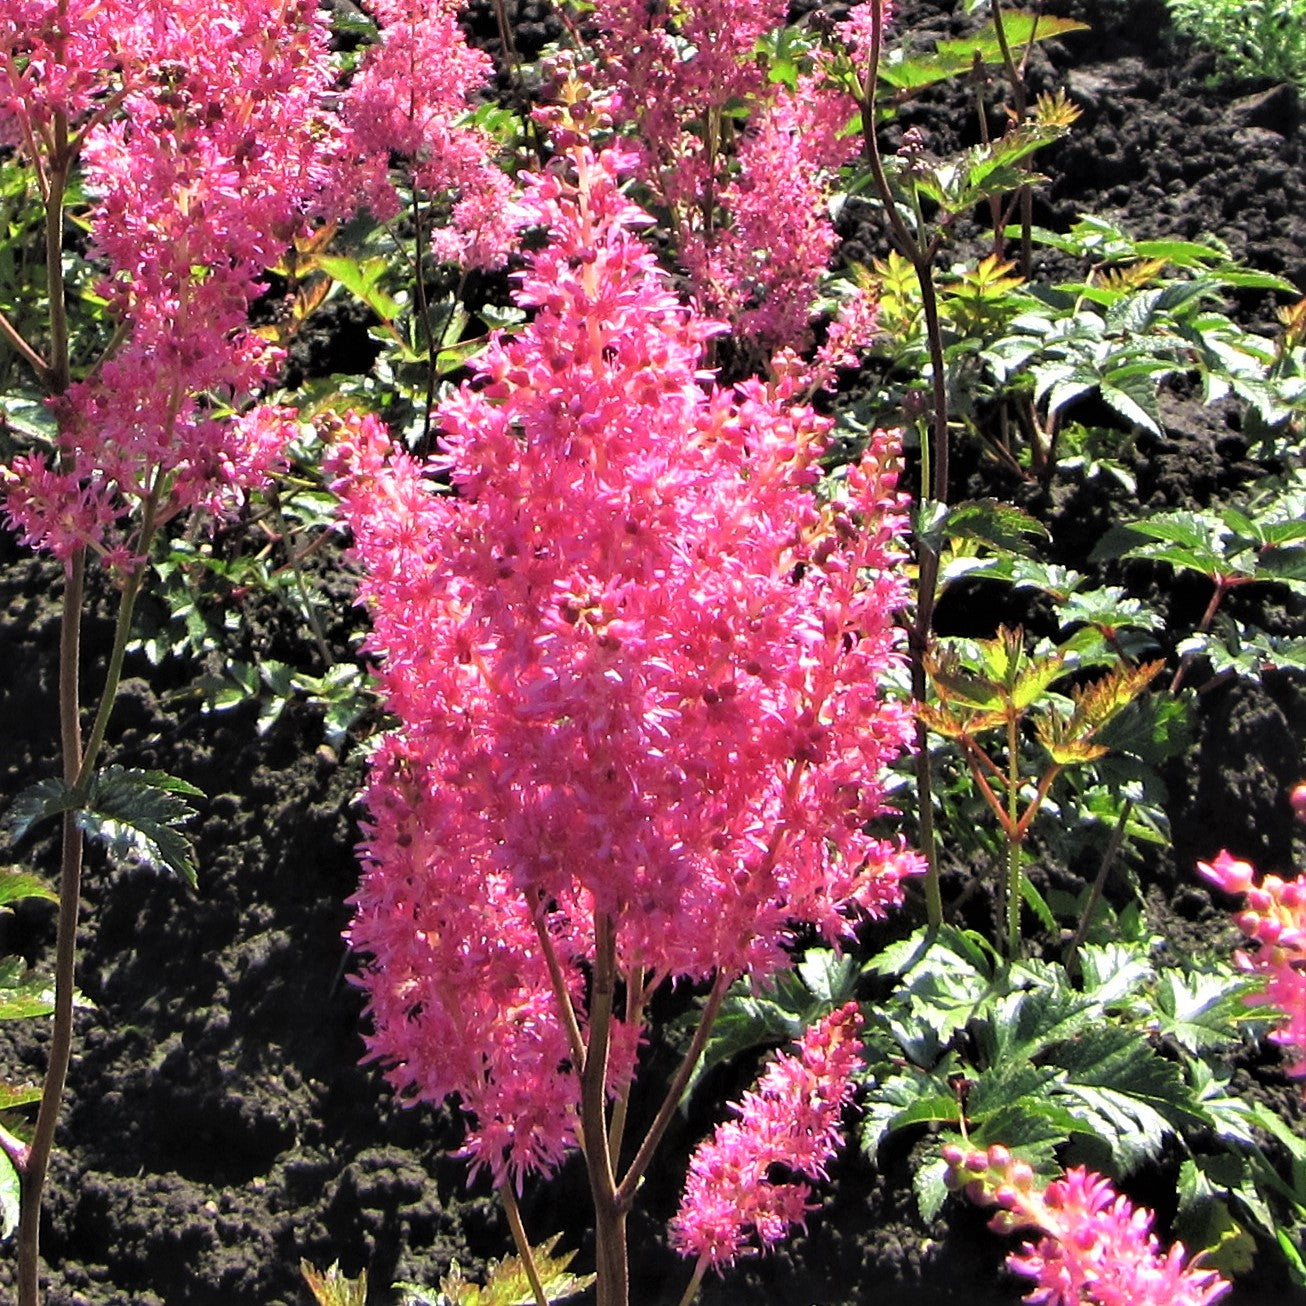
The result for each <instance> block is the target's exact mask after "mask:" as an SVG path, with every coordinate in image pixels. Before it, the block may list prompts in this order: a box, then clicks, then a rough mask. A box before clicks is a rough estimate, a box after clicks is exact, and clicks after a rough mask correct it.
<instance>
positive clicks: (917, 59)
mask: <svg viewBox="0 0 1306 1306" xmlns="http://www.w3.org/2000/svg"><path fill="white" fill-rule="evenodd" d="M1002 22H1003V32H1004V34H1005V36H1006V38H1007V43H1008V46H1009V48H1010V49H1011V52H1012V55H1013V57H1014V58H1016V59H1017V60H1019V58H1020V55H1021V51H1023V49H1024V48H1025V46H1027V45H1029V44H1030V43H1031V41H1048V40H1051V39H1052V38H1054V37H1057V36H1063V35H1065V34H1066V33H1067V32H1082V31H1087V30H1088V28H1087V26H1086V25H1085V24H1084V23H1078V22H1075V21H1073V20H1072V19H1068V18H1052V17H1049V16H1048V15H1046V14H1032V13H1025V12H1023V11H1021V10H1018V9H1017V10H1009V11H1004V13H1003V15H1002ZM976 58H978V59H979V60H980V61H981V62H982V63H985V64H1000V63H1002V61H1003V54H1002V45H1001V43H1000V42H999V40H998V33H997V28H996V27H995V26H994V25H993V23H992V21H990V22H988V23H985V25H984V26H983V27H981V28H980V30H979V31H977V32H976V33H975V34H974V35H973V36H969V37H960V38H957V39H955V40H947V41H940V42H939V43H938V45H937V46H936V48H935V49H934V51H933V52H932V53H930V54H924V55H914V56H912V57H910V58H908V57H905V56H904V55H903V54H902V52H901V51H894V52H892V54H891V55H890V56H889V57H888V58H886V59H884V60H882V61H881V63H880V78H881V80H882V81H884V82H886V83H887V84H888V85H889V86H891V87H893V88H894V89H895V90H899V91H914V90H920V89H921V88H922V87H925V86H933V85H935V84H936V83H938V82H942V81H947V80H948V79H949V78H951V77H960V76H964V75H965V74H967V73H969V72H970V71H971V69H972V68H973V67H974V65H975V60H976Z"/></svg>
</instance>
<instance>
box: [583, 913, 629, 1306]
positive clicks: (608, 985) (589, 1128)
mask: <svg viewBox="0 0 1306 1306" xmlns="http://www.w3.org/2000/svg"><path fill="white" fill-rule="evenodd" d="M616 970H617V937H616V929H615V927H614V925H613V922H612V918H611V917H610V916H608V915H607V914H606V913H604V912H602V911H598V910H596V911H595V913H594V968H593V974H592V976H591V982H590V1021H589V1035H590V1036H589V1045H588V1046H587V1048H586V1050H585V1066H584V1069H583V1071H582V1073H581V1112H580V1117H581V1133H582V1135H583V1136H584V1139H585V1166H586V1169H587V1170H588V1172H589V1181H590V1194H591V1196H592V1197H593V1198H594V1243H595V1261H596V1270H597V1273H598V1285H597V1287H598V1306H628V1302H629V1298H630V1273H629V1268H628V1265H627V1260H626V1213H627V1211H628V1209H629V1207H628V1206H627V1205H624V1204H623V1203H622V1202H620V1201H619V1200H618V1198H617V1190H616V1178H615V1176H614V1174H613V1169H612V1154H611V1152H610V1151H609V1149H608V1123H607V1110H606V1106H607V1088H608V1085H607V1080H608V1047H609V1040H610V1035H611V1029H612V1012H613V1000H614V998H615V995H616Z"/></svg>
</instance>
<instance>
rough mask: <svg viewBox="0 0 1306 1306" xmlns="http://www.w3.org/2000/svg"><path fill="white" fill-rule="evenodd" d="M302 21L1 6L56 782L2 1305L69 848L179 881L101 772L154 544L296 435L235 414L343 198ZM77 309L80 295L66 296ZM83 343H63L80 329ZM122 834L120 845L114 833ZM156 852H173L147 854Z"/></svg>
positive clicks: (305, 6)
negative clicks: (37, 269) (286, 298)
mask: <svg viewBox="0 0 1306 1306" xmlns="http://www.w3.org/2000/svg"><path fill="white" fill-rule="evenodd" d="M328 47H329V32H328V27H327V21H326V16H325V14H324V13H323V12H322V11H321V10H320V8H319V6H318V5H317V4H316V3H315V0H203V3H197V2H196V0H119V2H118V3H103V2H102V0H94V2H86V0H2V2H0V139H2V142H3V145H4V146H5V147H6V148H9V149H12V150H13V151H15V154H16V157H17V158H18V159H19V160H20V161H21V163H22V164H23V165H24V166H26V167H27V168H29V169H30V170H31V172H32V173H33V175H34V176H35V179H36V188H37V191H38V193H39V195H40V198H41V201H42V204H43V207H44V234H45V241H44V245H45V284H44V286H43V287H35V288H33V287H28V288H23V289H20V290H19V294H20V295H22V294H24V293H25V294H26V295H27V297H28V299H29V300H30V301H31V304H30V306H31V308H32V311H31V312H29V313H27V314H26V316H27V318H31V319H35V318H36V317H37V316H38V314H37V312H36V308H35V305H37V304H40V303H43V304H44V307H45V310H46V318H47V321H46V327H45V331H44V334H43V335H42V336H41V337H34V338H31V339H29V338H27V337H26V336H25V335H23V334H22V332H21V331H20V330H19V329H18V327H17V326H15V325H14V323H13V322H11V321H10V320H9V319H8V318H7V317H5V316H3V315H0V331H2V332H3V334H4V336H5V337H6V339H7V341H8V343H9V344H10V345H11V346H12V347H13V348H14V349H15V351H16V352H17V354H18V355H19V356H20V357H21V358H22V359H24V360H25V362H26V363H27V365H28V366H29V368H30V371H31V374H32V378H33V381H34V383H35V386H36V387H37V388H38V389H39V391H40V392H41V393H42V394H43V396H44V398H45V401H46V404H47V407H48V410H49V412H50V414H51V416H52V418H53V423H54V428H55V434H54V437H53V440H52V441H51V444H50V447H48V448H40V447H33V448H31V449H29V450H28V451H26V452H21V453H19V454H18V455H17V456H16V457H15V458H14V459H13V460H12V461H11V464H10V466H9V467H8V468H5V469H4V470H3V472H0V488H2V489H3V493H4V499H3V512H4V515H5V517H6V519H7V521H8V523H9V524H10V525H11V526H12V527H13V528H14V529H15V530H16V531H17V532H18V533H19V534H20V535H21V536H22V538H23V539H24V540H25V541H26V542H27V543H28V544H29V545H31V546H32V547H34V548H36V549H38V550H42V551H45V552H48V553H50V554H52V555H54V557H56V558H57V559H59V560H60V561H61V562H62V564H63V566H64V576H65V586H64V596H63V615H62V637H61V645H60V670H59V676H58V682H59V686H60V721H61V736H62V738H61V744H62V755H63V776H62V779H61V780H53V779H51V780H47V781H43V782H40V783H38V785H36V786H35V787H34V789H33V791H31V792H30V793H29V794H28V795H26V796H25V800H26V801H25V802H20V803H16V804H15V810H16V811H17V810H21V811H22V813H23V815H22V818H21V819H20V821H19V824H20V825H22V824H23V823H26V824H31V823H32V821H33V820H34V819H38V818H40V817H43V816H60V817H61V819H62V821H63V852H62V861H61V869H60V883H59V897H60V911H59V924H58V935H57V942H56V961H55V1003H54V1022H53V1033H52V1039H51V1047H50V1057H49V1065H48V1069H47V1073H46V1077H45V1083H44V1089H43V1093H42V1098H41V1107H40V1112H39V1115H38V1117H37V1122H36V1126H35V1130H34V1131H33V1134H32V1137H31V1141H30V1144H29V1143H26V1142H22V1141H21V1140H19V1139H18V1138H16V1137H15V1136H13V1135H11V1134H9V1133H8V1132H7V1131H6V1132H5V1133H4V1135H3V1137H2V1138H0V1143H3V1145H4V1147H5V1151H6V1154H7V1156H8V1157H9V1160H10V1161H11V1162H12V1164H13V1165H14V1166H15V1167H16V1168H17V1170H18V1171H19V1172H20V1174H21V1179H22V1199H21V1206H22V1213H21V1219H20V1225H19V1235H18V1243H19V1255H18V1260H19V1301H20V1303H21V1304H22V1306H35V1303H36V1302H37V1300H38V1297H39V1283H38V1233H39V1223H40V1203H41V1193H42V1188H43V1184H44V1178H45V1173H46V1168H47V1165H48V1161H49V1156H50V1151H51V1147H52V1145H53V1139H54V1130H55V1123H56V1121H57V1118H58V1112H59V1104H60V1099H61V1095H62V1090H63V1085H64V1080H65V1075H66V1071H67V1066H68V1061H69V1056H70V1051H71V1044H72V1005H73V994H74V985H73V980H74V967H75V960H76V930H77V915H78V897H79V885H80V875H81V859H82V847H83V833H84V831H87V830H89V831H90V832H91V833H92V834H98V835H100V836H102V837H104V838H105V839H106V841H107V842H109V843H110V844H111V845H113V844H116V845H118V846H130V847H132V848H134V849H135V850H136V851H137V852H138V853H140V854H142V855H144V856H146V858H147V859H153V860H156V861H157V862H159V863H161V864H167V865H170V866H172V867H173V869H178V870H180V871H181V872H182V873H183V874H193V872H192V871H191V868H190V864H189V857H188V855H186V854H183V853H181V852H178V851H177V849H178V846H179V844H181V845H182V846H184V844H183V843H182V841H181V837H180V835H178V834H177V832H176V831H175V830H174V831H169V830H167V829H166V828H165V827H166V826H167V825H168V824H169V822H170V821H173V820H174V819H176V818H177V817H178V816H179V815H182V814H185V813H188V811H189V809H187V808H186V807H185V805H184V803H182V802H181V801H180V799H179V798H178V796H177V795H178V794H179V793H182V792H185V793H193V792H194V791H193V790H191V789H190V788H189V786H187V785H185V784H184V783H182V782H178V781H174V780H172V778H171V777H161V776H158V775H157V774H156V773H142V772H130V771H124V770H123V769H122V768H114V769H113V771H112V773H111V774H110V773H109V772H105V773H104V776H101V773H100V770H99V768H98V758H99V754H100V751H101V748H102V745H103V742H104V736H105V730H106V728H107V725H108V720H109V715H110V712H111V710H112V706H113V703H114V699H115V697H116V692H117V685H118V682H119V678H120V676H121V672H122V666H123V656H124V653H125V649H126V644H127V639H128V635H129V633H130V630H131V622H132V613H133V608H134V604H135V600H136V598H137V596H138V593H139V591H140V587H141V585H142V583H143V580H144V577H145V574H146V570H147V558H148V555H149V551H150V547H151V543H152V541H153V540H154V539H156V538H157V536H158V533H159V531H160V529H161V528H162V527H163V526H164V524H165V523H166V522H167V521H168V520H169V519H171V518H173V517H175V516H177V514H179V513H181V512H183V511H186V510H188V509H192V508H197V507H199V508H205V509H209V510H212V511H217V512H227V511H231V510H232V509H234V508H236V507H238V506H239V505H240V504H241V503H243V502H244V500H245V497H246V496H247V495H248V493H249V492H250V490H251V489H253V488H255V487H258V486H260V485H261V484H263V483H265V482H266V480H267V478H268V477H269V475H270V474H271V473H272V472H273V471H274V470H275V468H276V467H277V466H278V464H279V462H280V461H281V459H282V456H283V451H284V449H285V446H286V444H287V443H288V441H289V440H290V439H291V438H292V436H293V434H294V433H295V431H296V423H295V421H294V415H293V414H292V413H291V412H289V411H288V410H284V409H281V408H277V407H269V406H266V405H260V404H258V403H256V402H254V401H255V400H256V398H257V396H258V394H259V392H260V391H262V389H263V388H264V387H265V386H266V385H267V384H268V382H269V381H270V379H271V378H272V377H273V375H274V373H275V370H276V366H277V363H278V361H279V356H278V355H277V353H276V351H275V350H272V349H270V348H268V347H267V346H266V345H265V344H264V343H263V342H262V341H261V340H260V339H259V337H258V336H257V335H256V334H255V333H254V332H252V331H251V330H250V329H249V328H248V325H247V324H248V317H249V310H250V306H251V304H252V302H253V301H254V299H255V298H256V297H257V296H258V295H260V294H261V293H262V292H263V290H264V289H265V286H264V284H263V281H262V274H263V271H264V269H265V268H267V267H268V266H270V265H272V264H273V263H275V262H276V260H277V258H278V257H279V255H280V252H281V251H282V250H283V249H284V247H285V246H286V244H287V243H288V242H289V241H290V240H291V239H292V238H293V237H294V236H296V235H297V234H301V233H304V232H306V231H307V229H308V227H309V226H310V225H311V224H312V223H313V221H314V220H315V219H317V218H327V217H332V216H335V214H334V205H335V204H336V203H337V202H338V200H339V196H340V195H341V193H342V187H343V181H342V179H341V175H340V164H341V161H342V157H343V156H342V153H341V144H340V142H341V137H340V135H339V133H338V132H337V131H336V130H335V128H334V127H333V125H332V118H331V113H330V99H329V97H330V95H331V93H332V83H333V79H334V70H333V67H332V63H331V60H330V56H329V49H328ZM79 191H81V192H84V193H85V195H86V196H88V197H89V199H88V202H87V205H86V209H85V213H84V219H85V228H86V232H87V234H86V236H85V241H86V246H85V250H84V253H85V256H86V257H87V258H88V259H90V260H92V261H93V266H94V267H95V268H96V269H97V270H98V271H101V272H102V276H101V279H100V281H99V284H98V295H99V298H100V300H101V301H102V305H103V314H102V318H103V320H102V321H101V322H98V323H97V322H95V321H91V322H89V323H88V322H81V320H80V319H79V320H78V321H72V322H70V317H69V305H70V303H71V302H74V301H73V297H72V296H71V295H69V294H68V293H67V287H66V285H65V260H66V259H67V260H68V262H69V263H71V257H70V255H69V254H68V253H66V251H65V248H64V246H65V237H66V234H67V231H66V228H67V227H68V226H69V224H68V223H67V221H66V217H67V209H68V206H69V203H70V196H73V195H77V194H78V193H79ZM87 298H88V299H89V298H90V296H87ZM79 322H80V324H81V325H83V326H86V327H87V328H88V329H87V330H85V332H79V331H78V330H77V327H78V325H79ZM92 553H94V554H95V555H98V556H99V557H100V558H101V559H102V560H103V561H104V563H105V564H106V565H107V566H108V567H109V569H110V570H111V572H112V575H113V578H114V580H115V582H116V584H117V592H118V615H117V621H116V626H115V633H114V642H113V647H112V651H111V653H110V656H109V660H108V664H107V668H106V672H105V680H104V685H103V688H102V691H101V694H100V699H99V703H98V705H97V708H96V712H95V716H94V720H93V722H92V724H91V725H90V728H89V730H87V731H86V732H85V733H83V724H82V720H81V710H80V693H79V660H80V655H79V629H80V620H81V614H82V608H83V592H84V583H85V572H86V562H87V557H88V555H89V554H92ZM133 822H135V823H133ZM165 849H171V850H172V852H167V851H165Z"/></svg>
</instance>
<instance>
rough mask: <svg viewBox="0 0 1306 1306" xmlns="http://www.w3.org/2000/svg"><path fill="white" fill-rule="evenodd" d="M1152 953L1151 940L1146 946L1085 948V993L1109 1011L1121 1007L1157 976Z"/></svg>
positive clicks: (1082, 970) (1094, 945)
mask: <svg viewBox="0 0 1306 1306" xmlns="http://www.w3.org/2000/svg"><path fill="white" fill-rule="evenodd" d="M1150 951H1151V941H1150V940H1148V941H1146V942H1145V943H1144V944H1143V945H1142V946H1140V945H1139V944H1136V943H1135V944H1128V943H1087V944H1085V945H1084V946H1083V947H1082V948H1081V949H1080V950H1079V969H1080V973H1081V974H1082V976H1083V982H1084V991H1085V992H1086V993H1087V994H1089V995H1090V996H1091V997H1092V998H1093V1000H1094V1001H1095V1002H1100V1003H1101V1004H1102V1006H1103V1007H1104V1008H1107V1009H1108V1010H1109V1009H1112V1008H1115V1007H1118V1006H1120V1005H1121V1004H1122V1003H1123V1002H1124V1001H1125V999H1126V998H1129V997H1132V996H1134V995H1135V994H1136V993H1137V992H1138V991H1139V990H1140V989H1141V988H1142V987H1143V985H1144V984H1146V983H1147V982H1148V981H1149V980H1151V978H1152V977H1153V975H1154V974H1155V973H1156V972H1155V970H1154V969H1153V966H1152V963H1151V960H1150V959H1149V957H1148V953H1149V952H1150Z"/></svg>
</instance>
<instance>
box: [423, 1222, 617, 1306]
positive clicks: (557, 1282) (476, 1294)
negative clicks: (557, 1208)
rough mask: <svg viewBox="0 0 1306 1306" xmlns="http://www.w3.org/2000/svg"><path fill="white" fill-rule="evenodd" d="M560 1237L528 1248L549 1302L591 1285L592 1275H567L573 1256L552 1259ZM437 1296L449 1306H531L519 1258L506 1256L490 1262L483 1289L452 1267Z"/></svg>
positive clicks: (531, 1297) (530, 1293)
mask: <svg viewBox="0 0 1306 1306" xmlns="http://www.w3.org/2000/svg"><path fill="white" fill-rule="evenodd" d="M560 1237H561V1234H556V1233H555V1234H554V1235H553V1236H552V1237H551V1238H546V1239H545V1240H544V1241H543V1242H542V1243H540V1245H539V1246H538V1247H533V1248H531V1259H532V1260H533V1261H534V1263H535V1271H536V1273H537V1274H538V1276H539V1280H540V1284H541V1285H542V1287H543V1288H544V1295H545V1296H546V1297H547V1298H548V1299H549V1301H550V1302H559V1301H564V1300H566V1299H567V1298H568V1297H575V1296H576V1295H577V1294H578V1293H582V1292H584V1291H585V1290H586V1289H587V1288H588V1287H589V1286H590V1285H591V1284H592V1283H593V1282H594V1275H592V1274H571V1273H569V1272H568V1270H567V1267H568V1266H569V1265H570V1264H571V1262H572V1260H573V1259H574V1258H575V1255H576V1253H575V1252H565V1253H564V1254H563V1255H561V1256H554V1255H553V1249H554V1247H555V1246H557V1243H558V1239H559V1238H560ZM440 1293H441V1295H442V1296H443V1297H444V1298H446V1299H447V1300H448V1301H449V1302H450V1303H451V1304H452V1306H535V1293H534V1291H533V1290H532V1288H531V1283H530V1279H529V1278H528V1277H527V1274H526V1267H525V1265H524V1264H523V1263H522V1259H521V1257H520V1256H506V1257H504V1259H503V1260H501V1261H496V1262H494V1264H492V1265H491V1266H490V1268H489V1272H488V1273H487V1275H486V1279H485V1283H484V1285H483V1286H482V1285H480V1284H475V1283H472V1282H471V1281H470V1280H468V1279H466V1278H465V1277H464V1276H463V1273H462V1271H461V1270H460V1269H459V1268H458V1266H457V1265H456V1264H455V1265H453V1266H451V1267H450V1270H449V1273H448V1274H447V1275H445V1277H444V1278H443V1279H442V1280H441V1281H440Z"/></svg>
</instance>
